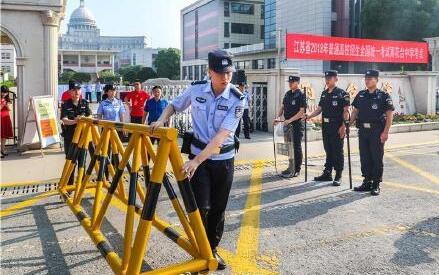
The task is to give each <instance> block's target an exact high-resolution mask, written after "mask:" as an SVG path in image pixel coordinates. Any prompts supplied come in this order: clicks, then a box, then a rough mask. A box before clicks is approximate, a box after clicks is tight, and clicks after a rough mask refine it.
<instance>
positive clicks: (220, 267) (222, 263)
mask: <svg viewBox="0 0 439 275" xmlns="http://www.w3.org/2000/svg"><path fill="white" fill-rule="evenodd" d="M212 254H213V257H215V259H216V260H217V261H218V270H224V269H226V268H227V265H226V262H225V261H224V260H223V258H221V256H220V255H219V254H218V252H217V251H216V249H214V250H212Z"/></svg>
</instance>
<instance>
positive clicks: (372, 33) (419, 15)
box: [361, 0, 439, 70]
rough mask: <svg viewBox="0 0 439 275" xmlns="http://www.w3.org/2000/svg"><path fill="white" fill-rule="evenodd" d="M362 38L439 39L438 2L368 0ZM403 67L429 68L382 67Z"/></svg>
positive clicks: (393, 66) (384, 66)
mask: <svg viewBox="0 0 439 275" xmlns="http://www.w3.org/2000/svg"><path fill="white" fill-rule="evenodd" d="M361 25H362V37H363V38H371V39H392V40H408V41H423V38H426V37H434V36H439V0H385V1H383V0H367V1H364V6H363V9H362V13H361ZM401 66H404V68H405V69H407V70H416V69H426V66H424V65H417V64H406V65H404V64H384V63H382V64H379V67H380V68H381V69H383V70H392V69H393V70H394V69H399V68H401Z"/></svg>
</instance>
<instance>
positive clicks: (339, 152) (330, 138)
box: [322, 122, 344, 172]
mask: <svg viewBox="0 0 439 275" xmlns="http://www.w3.org/2000/svg"><path fill="white" fill-rule="evenodd" d="M340 126H341V123H340V122H328V123H327V122H324V123H323V125H322V138H323V147H324V148H325V153H326V162H325V170H326V171H328V172H332V169H333V168H334V170H335V171H343V167H344V152H343V144H344V139H342V138H340V135H339V134H338V129H339V128H340Z"/></svg>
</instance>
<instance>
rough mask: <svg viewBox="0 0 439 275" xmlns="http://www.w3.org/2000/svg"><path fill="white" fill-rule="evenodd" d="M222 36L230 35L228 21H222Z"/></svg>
mask: <svg viewBox="0 0 439 275" xmlns="http://www.w3.org/2000/svg"><path fill="white" fill-rule="evenodd" d="M224 37H230V28H229V23H228V22H224Z"/></svg>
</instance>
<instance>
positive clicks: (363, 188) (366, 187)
mask: <svg viewBox="0 0 439 275" xmlns="http://www.w3.org/2000/svg"><path fill="white" fill-rule="evenodd" d="M371 188H372V183H371V182H370V179H368V178H365V179H364V180H363V183H362V184H361V185H360V186H357V187H354V191H356V192H368V191H370V190H371Z"/></svg>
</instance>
